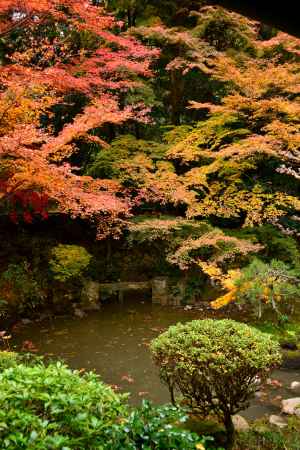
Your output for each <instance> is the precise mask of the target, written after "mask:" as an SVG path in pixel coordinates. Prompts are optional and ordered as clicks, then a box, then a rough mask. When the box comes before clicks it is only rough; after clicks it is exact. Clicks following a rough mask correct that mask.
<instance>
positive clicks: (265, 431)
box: [235, 417, 300, 450]
mask: <svg viewBox="0 0 300 450" xmlns="http://www.w3.org/2000/svg"><path fill="white" fill-rule="evenodd" d="M287 423H288V426H287V427H286V428H283V429H278V428H277V427H275V426H272V425H270V424H269V423H268V419H263V420H258V421H255V422H254V423H253V425H252V427H251V430H250V431H248V432H244V433H240V434H239V435H238V438H237V442H236V446H235V450H250V449H251V450H252V449H255V450H282V449H285V450H299V448H300V434H299V429H300V418H297V417H291V418H289V419H288V420H287Z"/></svg>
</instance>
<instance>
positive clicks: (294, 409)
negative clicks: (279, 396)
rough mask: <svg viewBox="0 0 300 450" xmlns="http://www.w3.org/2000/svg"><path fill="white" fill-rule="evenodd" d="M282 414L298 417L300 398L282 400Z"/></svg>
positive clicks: (299, 415) (299, 414) (299, 413)
mask: <svg viewBox="0 0 300 450" xmlns="http://www.w3.org/2000/svg"><path fill="white" fill-rule="evenodd" d="M281 405H282V412H284V413H285V414H292V415H295V416H298V417H300V397H296V398H289V399H287V400H282V402H281Z"/></svg>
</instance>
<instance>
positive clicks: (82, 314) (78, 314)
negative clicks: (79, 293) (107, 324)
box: [74, 308, 86, 319]
mask: <svg viewBox="0 0 300 450" xmlns="http://www.w3.org/2000/svg"><path fill="white" fill-rule="evenodd" d="M74 316H76V317H79V319H83V318H84V317H85V316H86V314H85V312H84V311H82V310H81V309H79V308H74Z"/></svg>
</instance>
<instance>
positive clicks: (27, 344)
mask: <svg viewBox="0 0 300 450" xmlns="http://www.w3.org/2000/svg"><path fill="white" fill-rule="evenodd" d="M21 351H22V352H24V351H27V352H32V353H36V352H37V351H38V349H37V347H36V346H35V345H34V343H33V342H32V341H24V342H23V344H22V349H21Z"/></svg>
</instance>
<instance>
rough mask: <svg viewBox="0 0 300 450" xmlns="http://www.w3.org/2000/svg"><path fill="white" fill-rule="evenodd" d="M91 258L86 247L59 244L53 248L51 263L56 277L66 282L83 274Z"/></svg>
mask: <svg viewBox="0 0 300 450" xmlns="http://www.w3.org/2000/svg"><path fill="white" fill-rule="evenodd" d="M91 258H92V256H91V255H90V254H89V253H88V251H87V250H86V249H85V248H84V247H80V246H79V245H62V244H59V245H57V247H54V248H53V249H52V252H51V259H50V261H49V265H50V269H51V272H52V274H53V277H54V279H55V280H57V281H62V282H66V281H68V280H69V279H72V278H75V277H80V276H82V275H83V273H84V271H85V270H86V268H87V267H88V265H89V263H90V261H91Z"/></svg>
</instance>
